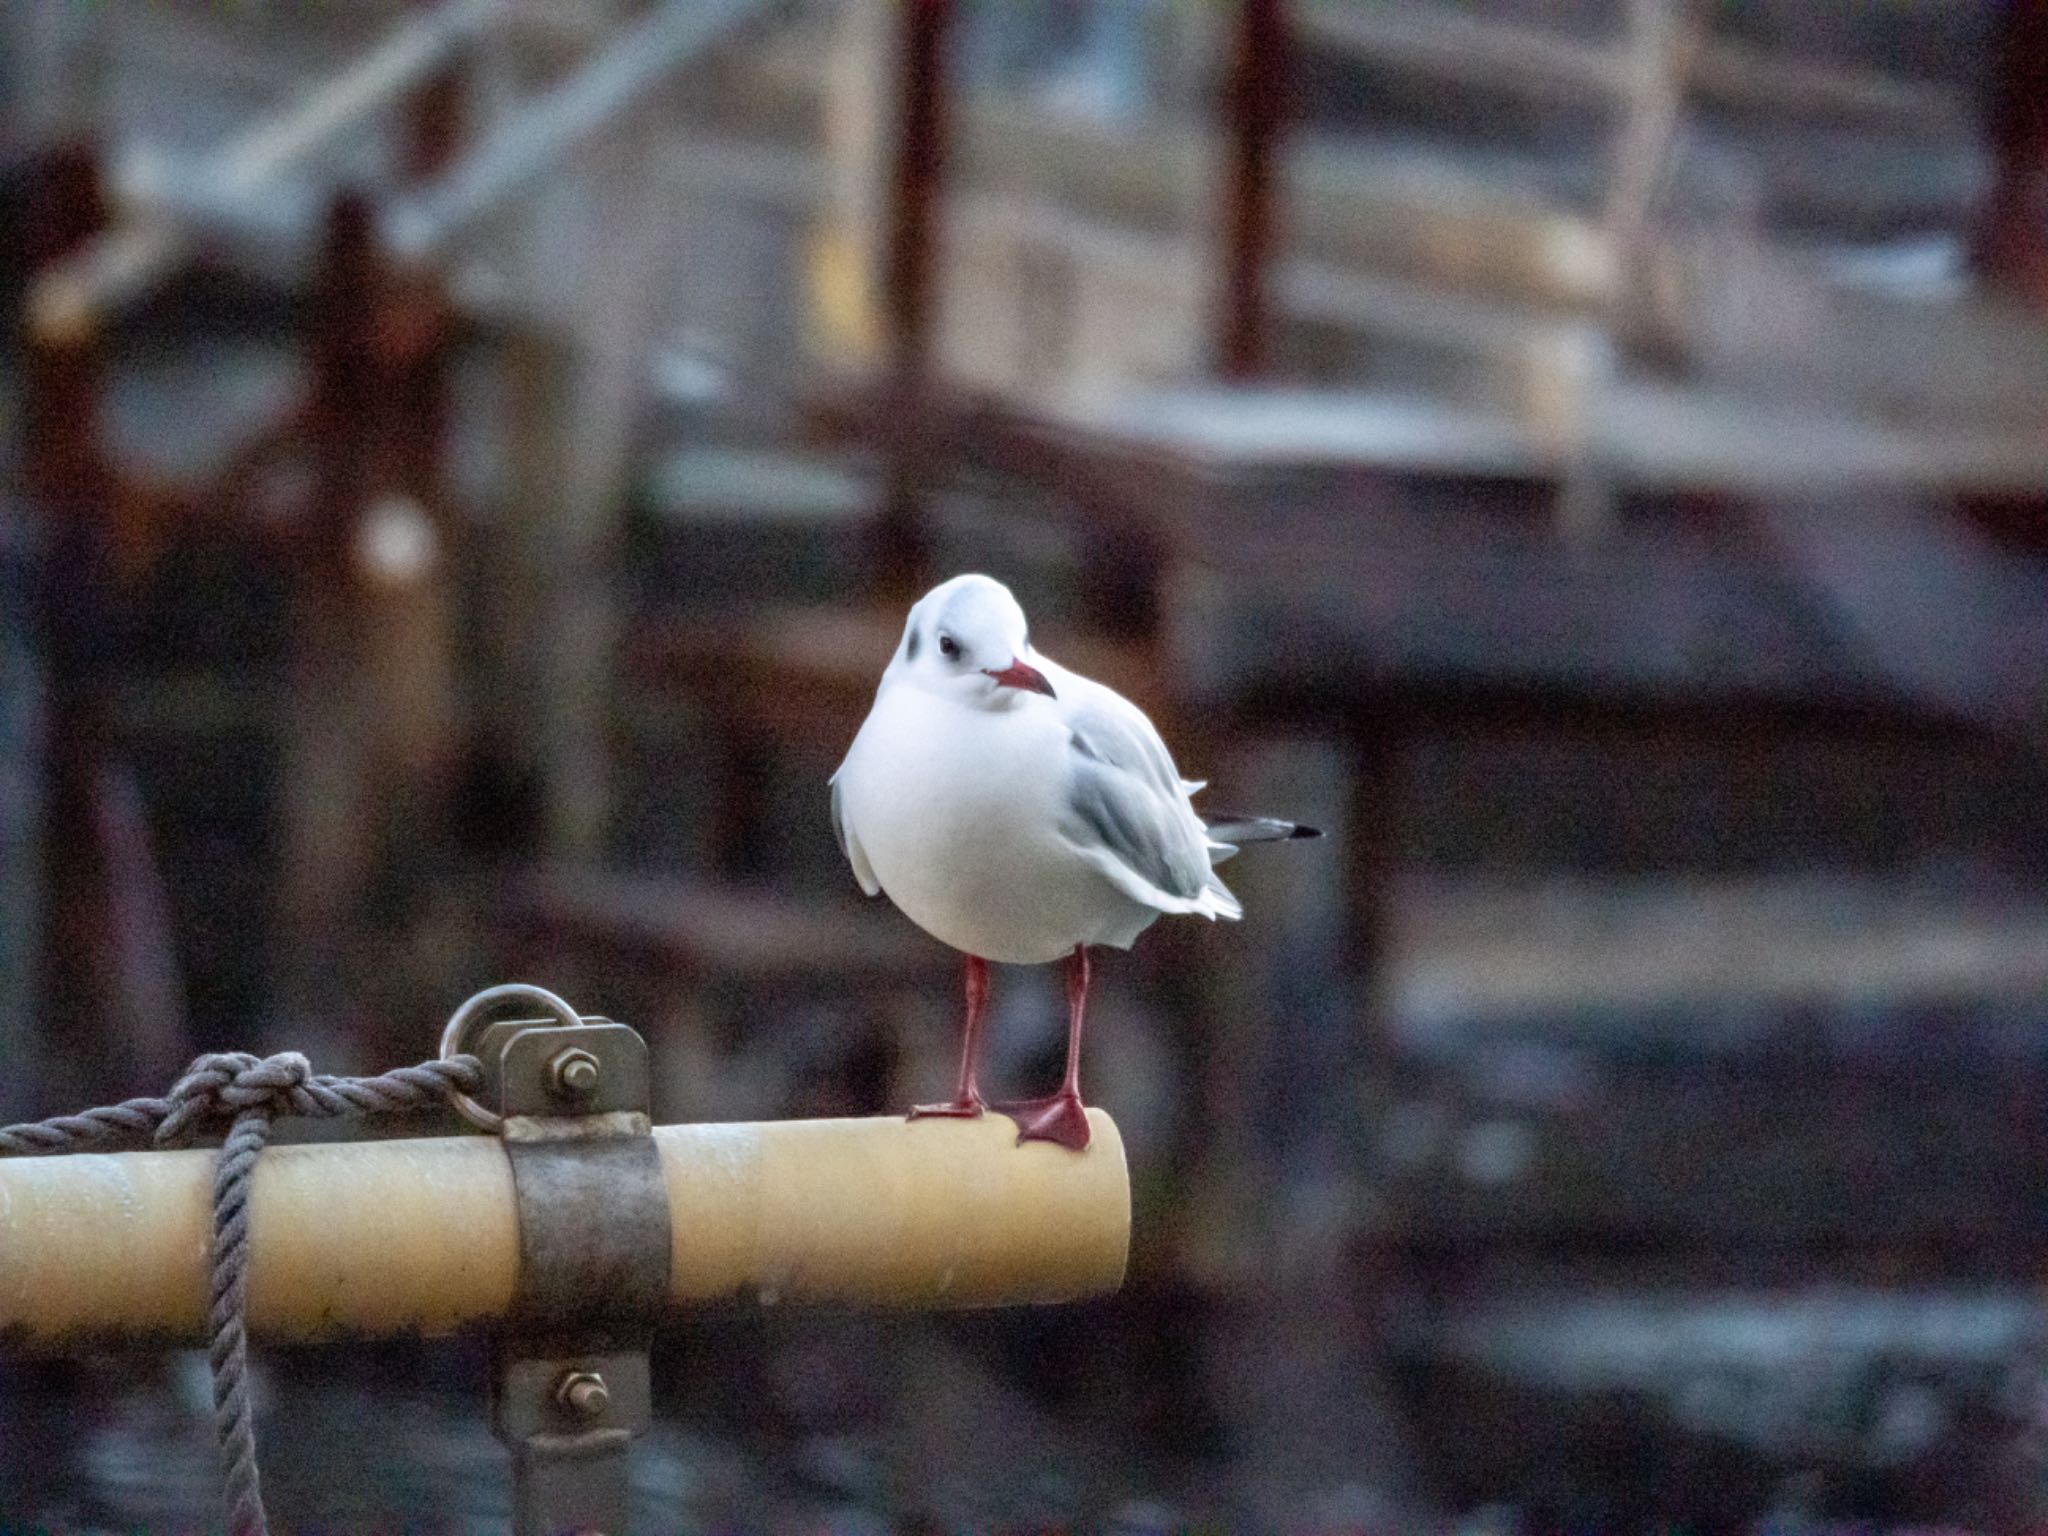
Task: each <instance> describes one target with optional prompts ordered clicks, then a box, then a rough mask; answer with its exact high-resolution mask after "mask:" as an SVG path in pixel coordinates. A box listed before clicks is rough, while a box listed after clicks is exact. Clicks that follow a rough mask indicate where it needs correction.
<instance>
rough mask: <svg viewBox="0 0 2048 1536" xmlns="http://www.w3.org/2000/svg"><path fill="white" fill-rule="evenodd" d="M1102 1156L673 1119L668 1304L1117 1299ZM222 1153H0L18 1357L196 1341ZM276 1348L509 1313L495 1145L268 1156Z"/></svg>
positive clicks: (1102, 1118)
mask: <svg viewBox="0 0 2048 1536" xmlns="http://www.w3.org/2000/svg"><path fill="white" fill-rule="evenodd" d="M1089 1122H1090V1124H1091V1125H1092V1126H1093V1128H1094V1144H1093V1145H1092V1146H1091V1147H1090V1148H1089V1149H1088V1151H1086V1152H1084V1153H1078V1154H1077V1153H1073V1152H1070V1151H1067V1150H1066V1149H1065V1148H1062V1147H1056V1146H1052V1145H1049V1144H1046V1143H1043V1142H1034V1143H1031V1144H1029V1145H1026V1146H1021V1147H1020V1146H1017V1145H1016V1144H1015V1143H1016V1127H1015V1126H1014V1124H1013V1123H1012V1122H1011V1121H1010V1120H1008V1119H1007V1118H1005V1117H1003V1116H1001V1115H994V1114H991V1115H988V1116H985V1117H983V1118H982V1119H980V1120H937V1119H933V1120H918V1121H909V1122H906V1121H904V1120H901V1119H898V1118H894V1117H891V1118H886V1119H882V1118H877V1119H869V1120H790V1121H766V1122H762V1123H759V1124H738V1125H674V1126H662V1127H658V1128H657V1129H656V1130H655V1132H654V1139H655V1145H656V1147H657V1148H658V1149H659V1151H660V1155H661V1165H662V1173H663V1177H664V1180H665V1182H666V1184H667V1186H668V1201H669V1212H670V1216H671V1218H672V1225H673V1234H674V1237H673V1249H672V1277H671V1284H670V1295H671V1299H672V1300H673V1301H674V1302H675V1303H676V1304H677V1305H687V1304H690V1303H693V1302H702V1301H708V1300H712V1299H716V1298H721V1297H729V1296H739V1297H742V1298H745V1299H751V1300H758V1301H759V1302H761V1303H764V1304H773V1303H777V1302H788V1303H795V1302H817V1301H831V1302H847V1303H857V1304H866V1305H879V1306H894V1307H982V1306H1001V1305H1006V1304H1011V1303H1019V1302H1055V1301H1067V1300H1072V1299H1075V1298H1078V1297H1082V1296H1090V1295H1097V1294H1100V1293H1102V1292H1105V1291H1110V1290H1114V1289H1115V1288H1116V1286H1117V1285H1118V1284H1119V1283H1120V1282H1121V1280H1122V1278H1123V1272H1124V1261H1125V1256H1126V1253H1127V1250H1128V1247H1129V1241H1130V1180H1129V1176H1128V1174H1127V1172H1126V1169H1125V1166H1124V1152H1123V1142H1122V1139H1121V1138H1120V1137H1119V1136H1118V1134H1117V1129H1116V1125H1115V1123H1114V1122H1113V1121H1112V1120H1111V1119H1110V1118H1109V1116H1108V1115H1106V1114H1104V1113H1103V1112H1102V1111H1100V1110H1090V1111H1089ZM213 1162H214V1158H213V1154H212V1153H211V1152H210V1151H189V1152H125V1153H110V1154H89V1155H83V1154H82V1155H75V1156H68V1157H47V1158H8V1159H0V1342H8V1341H11V1342H14V1343H19V1344H29V1345H34V1346H61V1345H64V1344H66V1343H70V1342H86V1341H91V1340H97V1339H120V1338H148V1339H188V1340H197V1339H198V1338H200V1337H201V1336H202V1332H203V1329H204V1323H205V1315H206V1284H207V1256H208V1248H209V1234H210V1232H211V1215H210V1191H211V1184H212V1176H213ZM250 1221H251V1266H250V1272H249V1320H250V1326H251V1329H252V1331H253V1332H254V1333H255V1335H256V1336H257V1337H258V1338H270V1339H310V1338H319V1337H323V1336H334V1335H337V1334H342V1335H346V1334H361V1335H372V1334H392V1333H406V1332H419V1333H446V1332H449V1331H452V1330H454V1329H458V1328H461V1327H463V1326H465V1325H469V1324H474V1323H480V1322H483V1321H486V1320H488V1319H491V1318H495V1317H498V1316H500V1315H502V1314H503V1313H504V1311H505V1310H506V1308H507V1307H508V1305H509V1304H510V1302H511V1298H512V1293H513V1284H514V1278H515V1271H516V1269H517V1264H518V1234H517V1231H516V1225H515V1217H514V1211H513V1194H512V1174H511V1169H510V1166H509V1164H508V1163H507V1161H506V1158H505V1153H504V1149H503V1148H502V1147H501V1146H500V1145H499V1144H498V1142H497V1141H496V1139H495V1138H492V1137H486V1136H452V1137H436V1138H431V1139H422V1140H409V1141H363V1142H343V1143H331V1144H304V1143H302V1144H294V1145H286V1146H278V1147H272V1148H271V1149H269V1150H268V1151H266V1152H265V1153H264V1154H263V1156H262V1159H261V1160H260V1161H259V1163H258V1164H257V1169H256V1175H255V1186H254V1189H253V1191H252V1193H251V1201H250Z"/></svg>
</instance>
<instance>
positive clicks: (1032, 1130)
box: [996, 1093, 1088, 1152]
mask: <svg viewBox="0 0 2048 1536" xmlns="http://www.w3.org/2000/svg"><path fill="white" fill-rule="evenodd" d="M996 1108H997V1109H999V1110H1001V1111H1002V1112H1003V1113H1004V1114H1006V1115H1008V1116H1009V1117H1010V1118H1011V1119H1012V1120H1014V1121H1016V1122H1017V1145H1018V1146H1020V1147H1021V1146H1022V1145H1024V1143H1025V1142H1027V1141H1053V1142H1058V1143H1059V1144H1060V1145H1061V1146H1063V1147H1070V1148H1072V1149H1073V1150H1074V1151H1076V1152H1085V1151H1087V1150H1088V1111H1087V1110H1086V1109H1085V1108H1083V1107H1082V1104H1081V1096H1080V1095H1079V1094H1077V1093H1056V1094H1054V1095H1053V1096H1052V1097H1051V1098H1047V1099H1022V1100H1019V1101H1018V1102H1016V1103H1013V1104H998V1105H997V1106H996Z"/></svg>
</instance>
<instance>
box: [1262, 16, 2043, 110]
mask: <svg viewBox="0 0 2048 1536" xmlns="http://www.w3.org/2000/svg"><path fill="white" fill-rule="evenodd" d="M2019 3H2020V4H2025V3H2026V0H2019ZM1299 24H1300V28H1301V32H1302V35H1303V38H1304V40H1306V41H1310V42H1313V43H1315V44H1317V45H1319V46H1322V47H1326V48H1330V49H1333V50H1336V51H1340V52H1348V53H1352V54H1355V55H1356V56H1358V57H1360V58H1365V59H1370V60H1372V61H1374V62H1375V63H1379V64H1383V65H1387V66H1390V67H1393V68H1397V69H1403V70H1407V71H1410V72H1413V73H1415V74H1419V75H1426V76H1429V77H1431V78H1434V79H1437V80H1440V81H1442V82H1444V83H1445V84H1447V85H1453V86H1457V87H1461V88H1469V89H1474V90H1487V91H1505V92H1512V93H1514V94H1516V95H1520V96H1525V97H1530V98H1533V99H1536V100H1539V101H1552V102H1560V103H1575V102H1584V101H1588V100H1591V101H1594V102H1598V103H1617V104H1618V103H1620V102H1623V101H1625V100H1626V99H1627V98H1628V95H1629V93H1630V89H1631V86H1630V73H1631V65H1630V61H1629V45H1628V43H1627V42H1626V41H1622V42H1618V43H1607V42H1587V41H1582V40H1580V39H1578V38H1574V37H1570V36H1567V35H1565V34H1564V33H1562V32H1560V31H1559V30H1557V29H1556V28H1552V27H1542V26H1530V25H1527V24H1526V23H1523V22H1519V21H1509V20H1499V19H1496V18H1493V17H1488V16H1482V15H1476V14H1473V13H1471V12H1469V11H1463V10H1454V9H1452V8H1451V7H1449V6H1447V5H1442V4H1425V5H1415V4H1407V3H1398V4H1397V3H1392V0H1344V3H1341V4H1340V3H1335V0H1311V3H1308V4H1305V5H1303V7H1302V9H1301V19H1300V23H1299ZM1683 80H1684V83H1685V86H1686V88H1687V90H1689V91H1691V92H1693V93H1695V94H1697V95H1698V96H1699V97H1700V98H1701V99H1703V100H1706V101H1711V102H1714V103H1716V104H1718V105H1724V106H1730V107H1735V108H1737V109H1740V110H1745V111H1752V112H1778V113H1785V114H1788V115H1793V116H1806V117H1813V116H1821V117H1839V118H1851V119H1856V120H1859V121H1862V122H1865V123H1868V124H1870V125H1872V126H1881V127H1889V128H1895V129H1900V130H1906V131H1916V132H1929V131H1939V132H1953V131H1957V130H1961V129H1967V127H1968V126H1969V124H1970V122H1971V117H1972V113H1971V108H1970V103H1969V101H1968V99H1967V97H1966V96H1965V95H1964V93H1963V92H1961V91H1958V90H1955V89H1953V88H1951V87H1948V86H1944V85H1938V84H1934V83H1931V82H1927V81H1918V80H1908V79H1904V78H1901V77H1898V76H1895V75H1887V74H1882V73H1879V72H1877V71H1875V70H1859V69H1850V68H1844V67H1841V66H1837V65H1830V64H1819V63H1814V62H1811V61H1808V60H1803V59H1795V58H1789V57H1787V56H1785V55H1783V54H1780V53H1775V52H1770V51H1766V50H1763V49H1759V48H1755V47H1752V46H1749V45H1747V44H1742V43H1734V42H1729V41H1727V40H1725V39H1720V38H1713V37H1703V38H1701V39H1700V40H1699V41H1698V42H1697V43H1696V44H1695V45H1693V46H1690V47H1688V48H1687V50H1686V54H1685V58H1684V62H1683Z"/></svg>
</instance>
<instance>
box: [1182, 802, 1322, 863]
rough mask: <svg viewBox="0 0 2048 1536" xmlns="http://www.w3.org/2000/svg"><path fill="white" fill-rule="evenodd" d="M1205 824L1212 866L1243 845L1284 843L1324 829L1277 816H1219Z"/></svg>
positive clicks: (1209, 817) (1205, 820)
mask: <svg viewBox="0 0 2048 1536" xmlns="http://www.w3.org/2000/svg"><path fill="white" fill-rule="evenodd" d="M1202 824H1203V825H1204V826H1205V827H1207V828H1208V829H1209V843H1210V847H1211V849H1212V850H1213V851H1212V852H1211V855H1210V862H1211V863H1212V864H1221V863H1222V862H1223V861H1224V860H1225V859H1227V858H1229V857H1230V856H1231V855H1232V854H1233V853H1235V852H1237V850H1238V846H1239V845H1240V844H1243V843H1284V842H1286V841H1287V840H1288V839H1290V838H1296V837H1321V836H1322V835H1323V833H1322V829H1321V828H1320V827H1310V826H1304V825H1303V824H1302V823H1300V822H1298V821H1282V820H1281V819H1280V818H1279V817H1277V816H1228V815H1223V814H1220V813H1219V814H1214V815H1207V816H1204V817H1203V818H1202Z"/></svg>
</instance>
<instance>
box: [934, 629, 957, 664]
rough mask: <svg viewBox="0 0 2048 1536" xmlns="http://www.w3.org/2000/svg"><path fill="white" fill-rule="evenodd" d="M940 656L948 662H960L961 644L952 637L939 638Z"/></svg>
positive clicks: (943, 636)
mask: <svg viewBox="0 0 2048 1536" xmlns="http://www.w3.org/2000/svg"><path fill="white" fill-rule="evenodd" d="M939 654H940V655H941V656H943V657H945V658H946V660H948V661H958V660H959V659H960V642H959V641H958V640H955V639H954V638H953V637H952V636H951V635H941V636H939Z"/></svg>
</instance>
